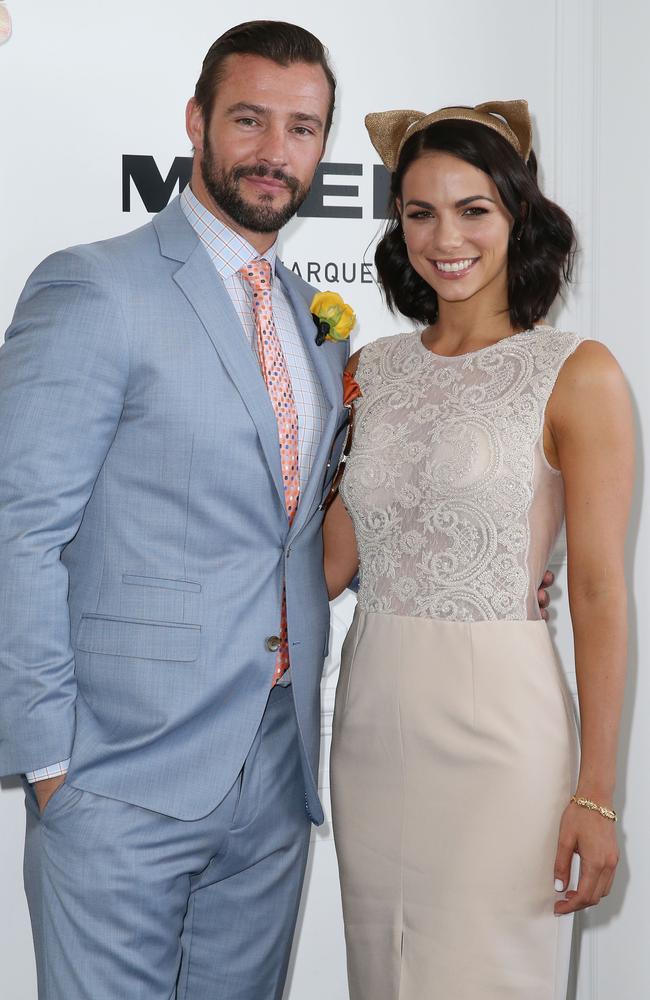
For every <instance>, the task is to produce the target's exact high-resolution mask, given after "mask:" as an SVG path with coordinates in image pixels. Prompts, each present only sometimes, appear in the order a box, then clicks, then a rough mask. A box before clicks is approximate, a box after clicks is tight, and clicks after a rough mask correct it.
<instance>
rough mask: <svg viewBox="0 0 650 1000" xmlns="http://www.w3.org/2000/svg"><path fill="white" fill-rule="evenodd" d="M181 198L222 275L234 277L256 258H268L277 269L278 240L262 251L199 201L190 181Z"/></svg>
mask: <svg viewBox="0 0 650 1000" xmlns="http://www.w3.org/2000/svg"><path fill="white" fill-rule="evenodd" d="M180 201H181V208H182V209H183V212H184V213H185V216H186V218H187V221H188V222H189V224H190V225H191V226H192V229H193V230H194V232H195V233H196V235H197V236H198V238H199V239H200V240H201V243H202V244H203V246H204V247H205V249H206V250H207V251H208V253H209V254H210V257H211V258H212V263H213V264H214V266H215V267H216V269H217V271H218V273H219V274H220V275H221V277H222V278H229V277H231V275H233V274H236V273H237V271H239V269H240V268H241V267H244V266H245V265H246V264H250V262H251V261H252V260H268V262H269V264H270V265H271V274H274V273H275V262H276V258H277V240H276V242H275V243H274V244H273V246H270V247H269V249H268V250H267V251H266V253H263V254H260V253H258V252H257V250H256V249H255V247H253V246H251V244H250V243H249V242H248V241H247V240H245V239H244V238H243V237H242V236H240V235H239V233H236V232H234V230H232V229H230V228H229V227H228V226H226V225H225V223H223V222H220V221H219V219H217V218H216V217H215V216H214V215H213V214H212V212H211V211H210V210H209V209H207V208H206V207H205V205H203V203H202V202H200V201H199V199H198V198H197V197H196V196H195V194H194V192H193V191H192V189H191V188H190V186H189V184H188V185H187V187H186V188H185V189H184V190H183V192H182V194H181V199H180Z"/></svg>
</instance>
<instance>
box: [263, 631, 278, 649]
mask: <svg viewBox="0 0 650 1000" xmlns="http://www.w3.org/2000/svg"><path fill="white" fill-rule="evenodd" d="M264 645H265V646H266V648H267V649H268V651H269V653H277V651H278V650H279V648H280V637H279V636H277V635H270V636H268V638H266V639H265V640H264Z"/></svg>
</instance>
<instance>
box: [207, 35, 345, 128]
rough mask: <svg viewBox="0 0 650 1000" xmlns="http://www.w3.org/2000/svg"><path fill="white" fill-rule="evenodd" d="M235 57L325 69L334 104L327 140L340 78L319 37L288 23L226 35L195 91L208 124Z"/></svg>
mask: <svg viewBox="0 0 650 1000" xmlns="http://www.w3.org/2000/svg"><path fill="white" fill-rule="evenodd" d="M231 55H247V56H262V57H263V58H264V59H270V60H272V62H275V63H277V64H278V65H279V66H290V65H291V64H292V63H297V62H303V63H310V64H311V65H318V66H321V68H322V70H323V72H324V74H325V77H326V79H327V82H328V84H329V88H330V105H329V110H328V112H327V120H326V122H325V137H327V133H328V132H329V130H330V126H331V124H332V116H333V114H334V95H335V92H336V78H335V76H334V73H333V72H332V68H331V66H330V64H329V61H328V52H327V49H326V48H325V46H324V45H323V43H322V42H321V41H319V39H318V38H316V36H315V35H312V33H311V32H310V31H307V30H306V29H305V28H301V27H299V26H298V25H297V24H288V23H287V22H286V21H246V22H245V23H244V24H238V25H236V26H235V27H234V28H230V29H229V30H228V31H226V32H224V34H223V35H221V36H220V37H219V38H217V40H216V42H213V44H212V45H211V46H210V48H209V49H208V52H207V55H206V57H205V59H204V60H203V67H202V69H201V75H200V77H199V79H198V81H197V84H196V88H195V90H194V97H195V99H196V102H197V104H198V105H199V107H200V108H201V110H202V111H203V119H204V121H205V123H206V125H207V124H208V122H209V121H210V119H211V117H212V108H213V106H214V99H215V96H216V93H217V88H218V86H219V83H220V82H221V79H222V77H223V71H224V63H225V61H226V59H227V58H228V56H231Z"/></svg>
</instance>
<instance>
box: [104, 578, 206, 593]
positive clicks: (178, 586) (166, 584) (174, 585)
mask: <svg viewBox="0 0 650 1000" xmlns="http://www.w3.org/2000/svg"><path fill="white" fill-rule="evenodd" d="M122 583H130V584H133V585H134V586H136V587H162V588H163V589H165V590H187V591H189V592H190V593H191V594H200V593H201V584H200V583H190V581H189V580H168V579H165V578H164V577H160V576H134V574H133V573H123V574H122Z"/></svg>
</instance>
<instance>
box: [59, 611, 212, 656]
mask: <svg viewBox="0 0 650 1000" xmlns="http://www.w3.org/2000/svg"><path fill="white" fill-rule="evenodd" d="M200 643H201V626H200V625H183V624H180V623H177V622H154V621H145V620H143V619H137V618H117V617H114V616H111V615H99V614H85V615H82V617H81V623H80V625H79V631H78V632H77V642H76V647H77V649H81V650H83V651H84V652H86V653H106V654H108V655H109V656H131V657H135V658H138V659H142V660H178V661H180V662H190V661H192V660H196V659H197V657H198V655H199V647H200Z"/></svg>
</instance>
